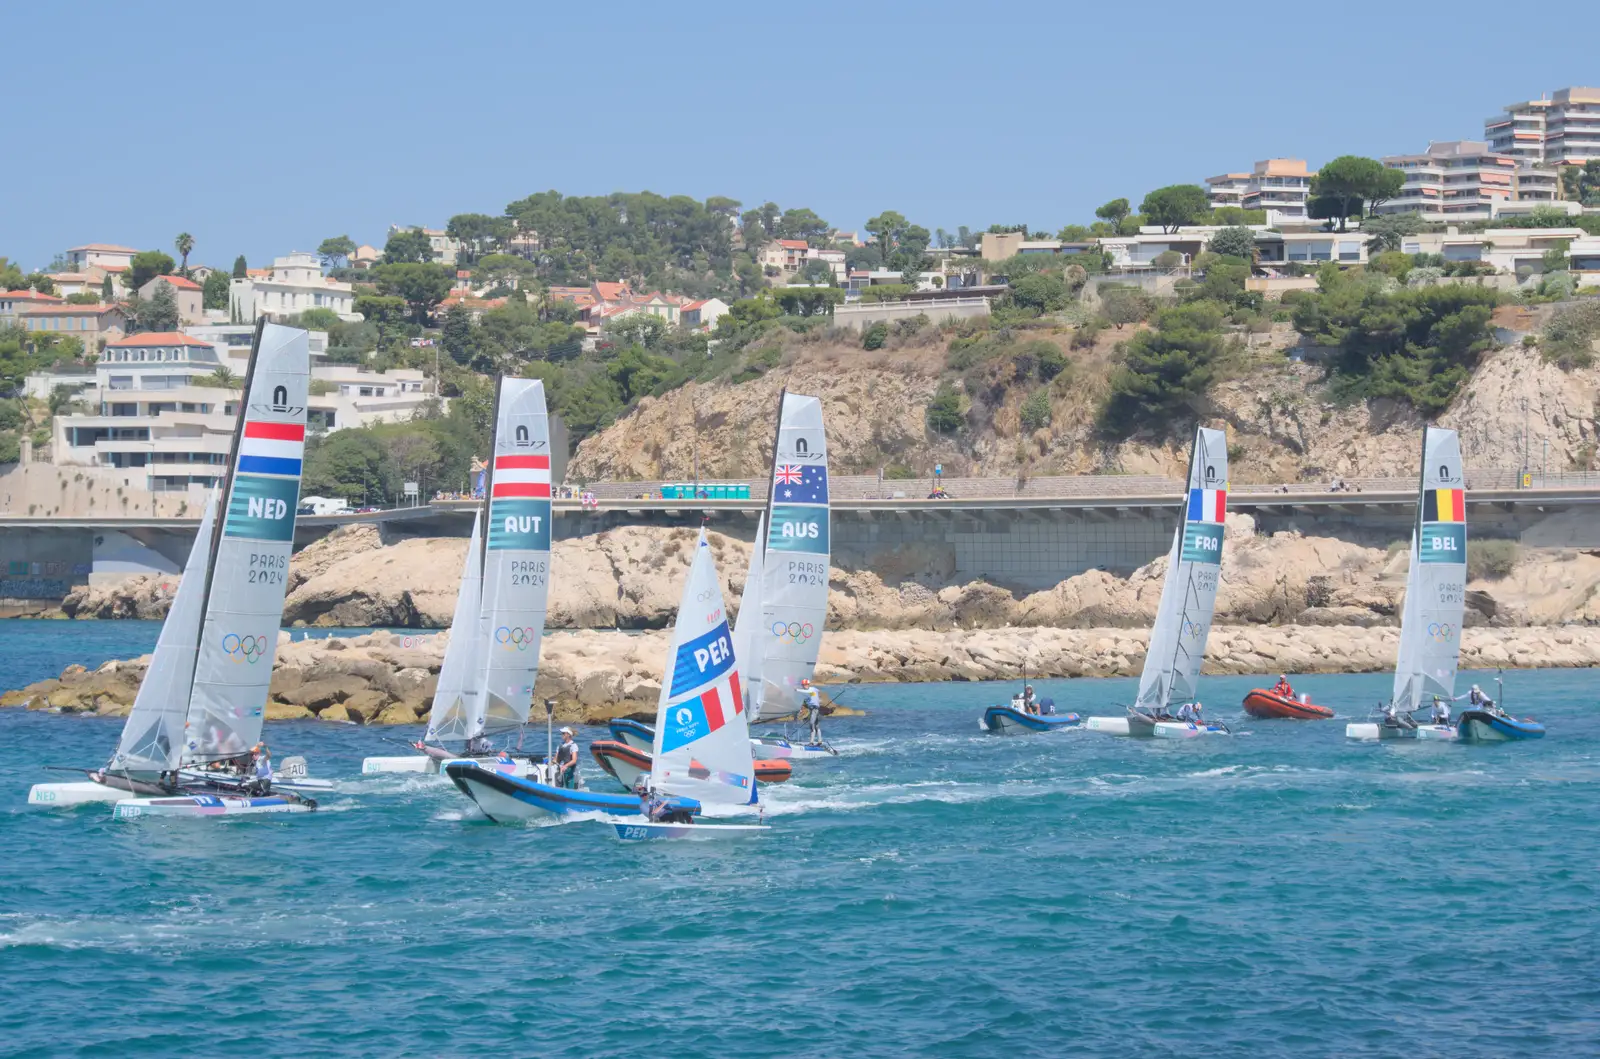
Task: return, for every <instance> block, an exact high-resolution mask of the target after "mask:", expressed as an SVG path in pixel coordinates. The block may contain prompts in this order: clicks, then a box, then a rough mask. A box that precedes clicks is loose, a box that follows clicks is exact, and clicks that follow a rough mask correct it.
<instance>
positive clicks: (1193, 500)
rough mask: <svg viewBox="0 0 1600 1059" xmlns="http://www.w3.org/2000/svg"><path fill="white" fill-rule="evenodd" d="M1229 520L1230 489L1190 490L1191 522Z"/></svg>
mask: <svg viewBox="0 0 1600 1059" xmlns="http://www.w3.org/2000/svg"><path fill="white" fill-rule="evenodd" d="M1227 520H1228V491H1227V490H1226V489H1191V490H1189V521H1190V522H1226V521H1227Z"/></svg>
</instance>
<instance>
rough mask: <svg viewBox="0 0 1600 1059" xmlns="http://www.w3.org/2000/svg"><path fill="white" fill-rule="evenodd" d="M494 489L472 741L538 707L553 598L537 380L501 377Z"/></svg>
mask: <svg viewBox="0 0 1600 1059" xmlns="http://www.w3.org/2000/svg"><path fill="white" fill-rule="evenodd" d="M488 490H489V526H488V532H487V533H486V536H487V538H488V543H487V546H486V547H485V549H484V554H483V614H484V618H483V629H484V634H485V638H486V644H485V646H486V652H485V653H486V654H487V656H488V658H487V661H486V662H485V664H484V668H483V675H484V679H483V695H482V696H480V699H479V703H478V706H479V712H478V714H477V716H476V717H474V718H473V722H472V724H471V725H470V726H469V729H468V731H467V732H466V735H467V736H468V737H471V736H476V735H492V734H494V733H496V732H504V731H508V730H510V729H512V728H518V727H521V726H522V725H523V724H524V723H525V722H526V721H527V720H528V711H529V710H530V709H531V708H532V706H533V682H534V677H535V676H536V675H537V674H538V672H539V643H540V641H541V640H542V639H543V637H544V615H545V604H546V600H547V599H548V597H549V593H550V420H549V416H548V415H547V414H546V413H545V405H544V383H542V382H540V381H539V380H538V379H514V378H502V379H501V380H500V391H499V395H498V397H497V399H496V401H495V424H494V455H493V457H492V459H491V461H490V464H489V479H488Z"/></svg>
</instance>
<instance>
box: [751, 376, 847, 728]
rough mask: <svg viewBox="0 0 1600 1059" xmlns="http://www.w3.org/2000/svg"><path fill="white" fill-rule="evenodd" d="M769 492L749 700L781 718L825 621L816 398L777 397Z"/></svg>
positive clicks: (823, 486)
mask: <svg viewBox="0 0 1600 1059" xmlns="http://www.w3.org/2000/svg"><path fill="white" fill-rule="evenodd" d="M771 485H772V493H771V496H770V499H769V500H768V503H767V525H766V537H765V541H764V543H763V548H762V562H763V576H762V585H761V625H760V626H759V627H757V628H755V629H752V630H751V645H750V650H751V653H752V654H759V655H760V656H761V660H760V662H759V663H758V664H757V666H756V669H755V672H756V673H758V674H759V676H760V680H761V690H760V691H759V692H753V693H752V694H753V697H754V699H755V701H756V702H757V703H759V704H761V708H762V709H764V710H766V711H767V712H768V713H773V714H778V713H785V714H786V713H792V712H794V710H796V709H798V707H799V701H798V697H797V689H798V688H799V686H800V681H801V680H803V679H807V678H809V677H810V676H811V674H812V671H813V670H815V669H816V667H817V653H818V652H819V651H821V650H822V628H823V624H824V623H825V622H826V621H827V617H828V553H829V507H828V444H827V437H826V434H825V433H824V431H823V426H822V402H821V401H819V400H818V399H817V398H815V397H805V396H802V395H800V394H794V393H787V392H785V393H784V395H783V398H782V401H781V402H780V405H779V409H778V440H777V445H776V446H775V447H774V449H773V454H772V481H771ZM750 679H751V682H752V683H754V681H755V676H754V675H752V676H751V678H750Z"/></svg>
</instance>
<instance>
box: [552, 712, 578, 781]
mask: <svg viewBox="0 0 1600 1059" xmlns="http://www.w3.org/2000/svg"><path fill="white" fill-rule="evenodd" d="M556 786H557V787H565V788H567V789H568V790H577V789H578V741H577V740H576V739H575V738H573V734H572V729H571V728H567V727H565V726H563V727H562V729H561V745H560V746H558V747H556Z"/></svg>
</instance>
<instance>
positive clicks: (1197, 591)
mask: <svg viewBox="0 0 1600 1059" xmlns="http://www.w3.org/2000/svg"><path fill="white" fill-rule="evenodd" d="M1227 513H1228V440H1227V435H1225V434H1224V433H1223V432H1222V431H1220V430H1209V429H1207V428H1205V427H1201V428H1199V429H1198V430H1197V431H1196V432H1195V439H1194V449H1193V451H1192V452H1191V454H1190V456H1189V492H1188V500H1187V502H1186V503H1185V505H1184V509H1183V515H1182V517H1181V518H1180V519H1179V520H1178V529H1177V532H1176V533H1175V534H1174V535H1173V539H1172V550H1171V552H1169V553H1168V555H1167V577H1166V580H1165V581H1164V582H1163V583H1162V586H1161V605H1160V608H1159V609H1158V610H1157V612H1156V623H1155V625H1154V626H1153V627H1152V628H1151V630H1150V649H1149V651H1148V652H1146V654H1145V659H1144V672H1143V673H1142V674H1140V676H1139V697H1138V699H1137V700H1136V703H1135V704H1136V705H1137V706H1138V707H1139V708H1140V709H1145V710H1153V711H1157V712H1159V711H1162V710H1165V709H1166V707H1167V705H1168V704H1169V703H1172V702H1184V701H1189V700H1192V699H1193V698H1194V697H1195V692H1196V690H1197V689H1198V687H1199V678H1200V664H1201V662H1203V661H1204V660H1205V653H1206V636H1207V635H1208V634H1209V633H1210V631H1211V612H1212V611H1213V610H1214V609H1215V608H1216V603H1217V582H1218V579H1219V576H1220V573H1221V569H1222V533H1223V523H1224V521H1225V520H1226V518H1227Z"/></svg>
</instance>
